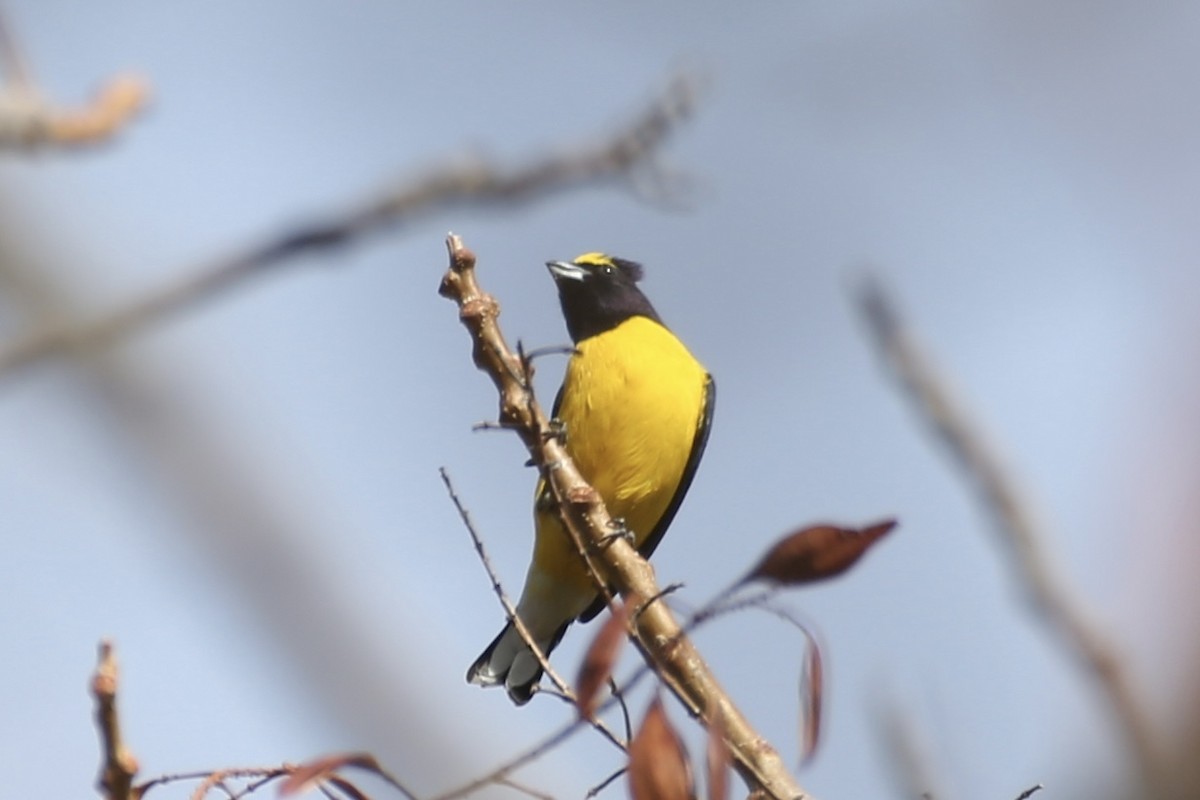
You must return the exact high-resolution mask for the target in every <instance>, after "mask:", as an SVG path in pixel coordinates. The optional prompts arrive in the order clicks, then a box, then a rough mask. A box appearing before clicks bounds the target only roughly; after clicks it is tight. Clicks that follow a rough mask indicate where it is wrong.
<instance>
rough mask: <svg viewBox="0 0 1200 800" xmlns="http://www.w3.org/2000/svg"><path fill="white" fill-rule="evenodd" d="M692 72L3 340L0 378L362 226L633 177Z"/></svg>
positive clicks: (135, 326) (679, 112)
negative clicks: (74, 317)
mask: <svg viewBox="0 0 1200 800" xmlns="http://www.w3.org/2000/svg"><path fill="white" fill-rule="evenodd" d="M696 90H697V86H696V81H695V80H694V79H692V78H689V77H678V78H676V79H674V80H673V81H671V82H670V84H669V85H668V87H667V88H666V90H665V91H664V92H663V93H662V94H661V95H660V96H659V97H658V98H656V99H655V100H654V101H653V102H652V103H651V104H650V105H649V106H648V107H647V108H646V109H645V110H644V111H643V112H642V113H641V114H639V115H638V116H637V117H636V118H635V119H634V120H633V121H632V123H631V124H629V125H627V126H626V127H624V128H621V129H619V130H617V131H616V132H615V133H614V134H612V135H611V136H609V137H607V138H604V139H602V140H599V141H595V142H591V143H588V144H585V145H580V146H576V147H573V148H570V149H566V150H561V151H559V152H557V153H553V154H550V155H546V156H542V157H539V158H535V159H532V160H530V161H528V162H527V163H525V164H524V165H521V166H516V167H507V166H500V165H495V164H488V163H484V162H473V163H460V164H452V165H448V166H445V167H442V168H440V169H435V170H432V171H429V172H427V173H426V174H425V175H424V176H423V177H418V178H416V179H412V180H407V181H402V182H400V183H399V184H397V185H396V186H394V187H392V188H390V189H388V190H385V191H384V192H383V193H382V194H380V195H379V196H377V197H375V198H373V199H371V200H368V201H366V202H363V203H361V204H359V205H358V206H357V207H355V208H351V209H349V210H347V211H341V212H335V213H332V214H330V215H329V216H328V217H327V218H326V219H325V220H323V221H319V222H316V223H313V224H311V225H306V226H302V227H300V228H299V229H297V230H293V231H290V232H287V233H285V234H283V235H282V236H279V237H276V238H273V239H269V240H267V241H266V242H265V243H263V244H260V245H258V246H256V247H250V248H248V249H247V250H246V251H245V252H242V253H237V254H234V255H233V256H231V257H228V258H223V259H219V260H217V261H216V262H214V263H211V264H208V265H206V266H203V267H200V268H199V269H196V270H193V271H189V272H188V273H187V274H186V277H184V278H182V279H179V280H177V281H175V282H174V283H170V284H168V285H166V286H162V287H160V288H158V289H154V290H151V291H150V292H148V293H147V294H145V295H144V296H142V297H139V298H138V299H135V300H134V301H132V302H130V303H129V304H128V305H126V306H125V307H123V308H118V309H116V310H114V311H111V312H109V313H107V314H104V315H102V316H100V317H98V318H95V319H92V320H86V321H78V322H69V323H66V324H61V325H54V326H51V327H47V328H43V329H41V330H35V331H33V332H32V333H30V334H28V335H26V336H24V337H23V338H19V339H17V340H16V341H13V342H10V343H8V345H7V346H2V347H0V379H3V378H5V377H7V376H9V375H11V374H12V372H13V371H14V370H16V369H18V368H20V367H22V366H25V365H27V364H30V363H31V362H34V361H37V360H39V359H42V358H46V357H48V356H51V355H55V354H58V353H62V352H64V351H68V350H80V349H88V348H97V347H104V346H107V345H109V344H111V343H112V342H114V341H116V340H118V339H120V338H122V337H125V336H128V335H129V334H131V333H135V332H137V331H139V330H141V329H143V328H145V327H147V326H148V325H150V324H151V323H153V322H156V321H157V320H159V319H161V318H163V317H165V316H167V315H169V314H172V313H175V312H178V311H179V310H181V309H183V308H187V307H189V306H192V305H195V304H196V303H199V302H202V301H204V300H207V299H210V298H212V297H214V296H216V295H219V294H220V293H221V292H223V291H227V290H229V289H230V288H232V287H234V286H237V285H240V284H241V282H242V281H244V280H246V279H247V278H250V277H252V276H257V275H260V274H262V273H264V272H265V271H266V270H267V269H268V268H269V267H273V266H279V265H282V264H283V263H285V262H288V261H291V260H294V259H295V258H296V257H297V256H300V255H302V254H306V253H313V252H318V251H327V250H330V249H331V248H333V247H336V246H339V245H346V244H349V243H351V242H354V241H358V240H359V239H360V238H362V237H363V236H364V235H365V234H368V233H374V232H380V231H384V230H394V229H395V228H398V227H400V226H401V225H403V224H406V223H411V222H414V221H416V220H418V219H423V218H426V217H429V216H432V215H433V214H436V213H445V212H447V211H449V210H452V209H462V208H482V209H503V210H511V209H512V208H514V207H516V206H519V205H523V204H526V203H529V202H532V201H534V200H544V199H546V198H547V197H549V196H551V195H553V194H556V193H558V192H562V191H567V190H570V189H576V188H580V187H582V186H588V185H598V184H603V183H611V182H620V181H626V180H629V178H630V176H631V175H632V173H633V171H634V169H635V168H636V167H637V166H639V165H641V164H643V163H647V162H649V160H650V159H651V158H652V156H653V155H654V153H655V152H656V151H657V150H658V148H659V147H660V146H661V145H662V143H663V142H664V141H665V139H666V138H667V135H668V134H669V133H670V132H671V131H672V130H674V128H675V126H676V125H677V123H678V122H679V121H680V120H682V119H683V118H685V117H686V116H687V115H688V114H689V113H690V111H691V109H692V108H693V105H694V101H695V96H696Z"/></svg>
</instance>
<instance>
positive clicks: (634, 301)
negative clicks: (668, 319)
mask: <svg viewBox="0 0 1200 800" xmlns="http://www.w3.org/2000/svg"><path fill="white" fill-rule="evenodd" d="M546 266H547V267H549V268H550V274H551V275H553V276H554V283H555V284H557V286H558V299H559V300H560V301H561V302H562V310H563V318H564V319H566V321H567V332H568V333H570V334H571V339H572V340H573V341H575V342H581V341H583V340H584V339H586V338H588V337H589V336H595V335H597V334H600V333H604V332H605V331H607V330H611V329H613V328H615V327H617V326H618V325H620V324H621V323H622V322H624V321H625V320H627V319H629V318H630V317H636V316H642V317H647V318H649V319H652V320H654V321H655V322H658V323H660V324H661V322H662V320H660V319H659V318H658V312H656V311H655V310H654V306H652V305H650V301H649V300H647V299H646V295H644V294H642V291H641V289H639V288H638V287H637V282H638V281H640V280H641V279H642V265H641V264H638V263H636V262H634V261H626V260H625V259H623V258H613V257H612V256H608V255H605V254H604V253H584V254H583V255H581V256H579V257H578V258H576V259H575V260H574V261H547V262H546Z"/></svg>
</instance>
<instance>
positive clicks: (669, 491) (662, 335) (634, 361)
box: [534, 316, 707, 591]
mask: <svg viewBox="0 0 1200 800" xmlns="http://www.w3.org/2000/svg"><path fill="white" fill-rule="evenodd" d="M706 380H707V373H706V372H705V370H704V367H703V366H701V365H700V363H699V362H697V361H696V359H695V358H693V357H692V355H691V353H689V352H688V350H687V348H686V347H684V346H683V344H682V343H681V342H680V341H679V340H678V339H677V338H676V337H675V336H674V335H673V334H672V333H671V332H670V331H668V330H667V329H666V328H664V327H663V326H662V325H660V324H658V323H657V322H654V321H652V320H650V319H647V318H645V317H640V316H639V317H631V318H630V319H628V320H626V321H625V322H623V323H621V324H620V325H618V326H617V327H616V328H613V329H612V330H610V331H606V332H604V333H602V334H599V335H597V336H593V337H590V338H588V339H585V340H583V341H582V342H579V343H578V345H576V353H575V354H574V355H573V356H572V357H571V359H570V361H569V362H568V364H567V371H566V375H565V377H564V379H563V393H562V399H561V404H560V406H559V409H558V415H557V416H558V418H559V419H560V420H562V422H563V423H564V424H565V427H566V437H567V444H566V447H567V451H568V452H569V453H570V454H571V458H572V459H573V460H574V462H575V465H576V466H577V467H578V468H579V471H580V473H582V475H583V477H584V478H585V479H586V480H587V481H588V482H589V483H590V484H591V485H592V486H593V487H594V488H595V489H596V490H597V491H598V492H599V493H600V496H601V497H603V498H604V502H605V505H606V506H607V508H608V512H609V514H610V515H612V516H613V517H617V518H621V519H623V520H624V521H625V525H626V527H627V528H628V529H629V530H630V531H631V532H632V533H633V534H634V536H635V538H636V541H637V543H638V544H639V545H640V544H641V543H642V542H643V541H644V540H645V539H646V537H647V536H649V534H650V532H651V531H652V530H653V529H654V527H655V525H656V524H657V523H658V520H659V519H660V518H661V517H662V515H663V512H664V511H665V510H666V508H667V506H668V505H669V504H670V502H671V499H672V497H674V495H675V491H676V489H677V488H678V487H679V483H680V481H681V480H682V478H683V475H684V469H685V467H686V466H687V462H688V457H689V455H690V454H691V451H692V445H693V442H694V441H695V438H696V433H697V428H698V426H699V424H700V420H701V416H702V414H703V412H704V402H705V382H706ZM534 563H535V565H537V567H538V568H539V569H540V570H541V571H542V572H543V573H550V574H553V575H555V576H556V578H559V579H565V580H564V582H565V583H569V584H572V585H574V586H576V587H579V588H580V591H587V590H590V589H591V583H590V580H589V579H588V577H587V575H586V573H585V572H584V570H583V568H582V566H581V565H580V564H579V557H578V555H576V553H575V550H574V547H573V546H572V545H571V543H570V541H569V540H568V537H567V535H566V533H565V532H564V531H563V530H562V528H561V526H560V525H559V523H558V520H557V517H556V516H555V515H554V514H553V512H547V511H544V510H542V511H539V512H538V514H537V542H536V546H535V552H534Z"/></svg>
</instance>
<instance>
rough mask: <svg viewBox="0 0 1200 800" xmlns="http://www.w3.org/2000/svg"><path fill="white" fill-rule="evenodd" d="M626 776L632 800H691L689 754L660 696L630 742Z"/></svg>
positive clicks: (656, 698) (655, 699) (652, 704)
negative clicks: (672, 724) (669, 718)
mask: <svg viewBox="0 0 1200 800" xmlns="http://www.w3.org/2000/svg"><path fill="white" fill-rule="evenodd" d="M626 774H627V776H628V778H629V794H630V795H631V796H632V797H633V800H690V798H692V797H693V796H694V794H693V790H692V771H691V769H690V768H689V767H688V760H687V751H686V750H684V748H683V742H681V741H680V740H679V736H678V735H677V734H676V733H675V729H674V728H672V727H671V722H670V720H668V719H667V713H666V711H664V710H663V706H662V699H661V698H659V697H655V698H654V702H653V703H651V704H650V708H648V709H647V710H646V717H645V718H644V719H643V720H642V726H641V727H640V728H638V732H637V735H635V736H634V737H633V741H632V742H630V743H629V771H628V772H627V773H626Z"/></svg>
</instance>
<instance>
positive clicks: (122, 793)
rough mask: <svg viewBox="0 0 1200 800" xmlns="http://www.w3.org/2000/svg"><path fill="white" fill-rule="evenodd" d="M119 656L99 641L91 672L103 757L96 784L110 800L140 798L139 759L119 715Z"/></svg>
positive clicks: (108, 644)
mask: <svg viewBox="0 0 1200 800" xmlns="http://www.w3.org/2000/svg"><path fill="white" fill-rule="evenodd" d="M118 680H119V676H118V671H117V657H116V654H115V653H114V652H113V646H112V642H109V641H107V640H105V641H103V642H101V643H100V657H99V659H98V662H97V664H96V672H95V673H94V674H93V675H92V696H93V697H94V698H96V727H97V728H99V729H100V743H101V746H102V748H103V751H104V761H103V763H102V764H101V765H100V779H99V781H97V786H98V787H99V788H100V790H101V791H103V792H104V797H105V798H106V799H107V800H137V798H138V797H140V796H141V793H140V792H136V791H134V789H133V777H134V776H135V775H136V774H137V771H138V762H137V759H136V758H134V756H133V753H131V752H130V751H129V748H127V747H126V746H125V741H124V739H123V738H122V737H121V721H120V718H119V717H118V716H117V684H118Z"/></svg>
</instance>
